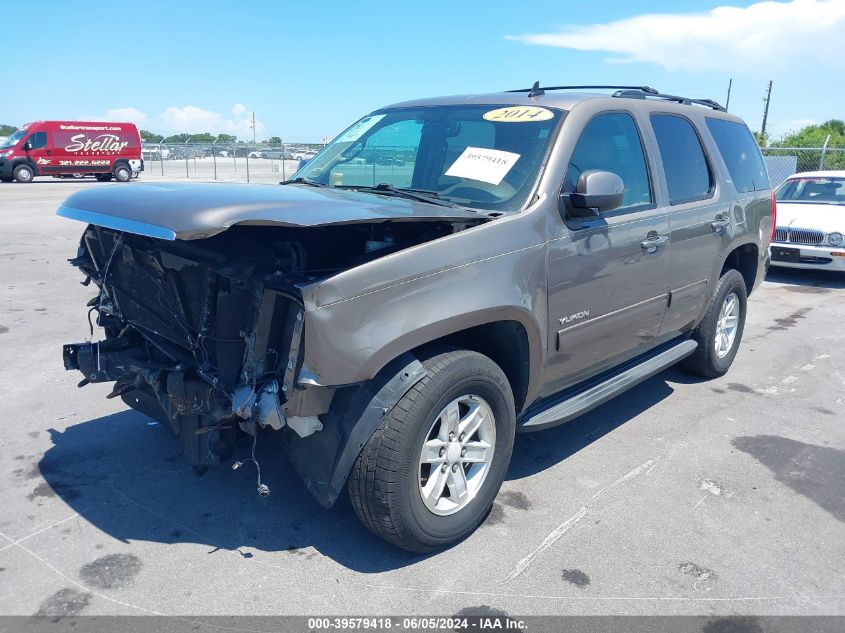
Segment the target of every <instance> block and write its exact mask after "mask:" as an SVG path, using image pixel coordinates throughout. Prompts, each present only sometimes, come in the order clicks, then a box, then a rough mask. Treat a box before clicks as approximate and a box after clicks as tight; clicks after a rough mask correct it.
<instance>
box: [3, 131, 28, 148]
mask: <svg viewBox="0 0 845 633" xmlns="http://www.w3.org/2000/svg"><path fill="white" fill-rule="evenodd" d="M25 135H26V130H18V131H17V132H15V133H14V134H12V135H11V136H10V137H9V138H7V139H6V140H5V141H3V144H2V145H0V149H8V148H10V147H14V146H15V145H17V143H18V141H19V140H21V139H22V138H23V137H24V136H25Z"/></svg>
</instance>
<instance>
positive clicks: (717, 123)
mask: <svg viewBox="0 0 845 633" xmlns="http://www.w3.org/2000/svg"><path fill="white" fill-rule="evenodd" d="M707 127H708V129H709V130H710V133H711V134H712V135H713V139H714V140H715V141H716V145H717V146H718V147H719V152H720V153H721V154H722V158H723V159H724V160H725V165H727V167H728V173H730V175H731V180H733V183H734V187H736V190H737V191H741V192H745V191H761V190H763V189H768V188H769V176H768V174H767V173H766V166H765V164H764V163H763V157H762V156H761V155H760V148H759V147H758V146H757V142H756V141H755V140H754V137H753V136H751V132H749V131H748V128H747V127H746V126H745V125H744V124H742V123H734V122H733V121H724V120H722V119H711V118H708V119H707Z"/></svg>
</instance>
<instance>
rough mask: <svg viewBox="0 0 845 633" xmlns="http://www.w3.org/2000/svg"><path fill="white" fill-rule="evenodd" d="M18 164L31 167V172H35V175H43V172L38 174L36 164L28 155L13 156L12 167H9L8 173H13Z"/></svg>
mask: <svg viewBox="0 0 845 633" xmlns="http://www.w3.org/2000/svg"><path fill="white" fill-rule="evenodd" d="M19 165H26V166H27V167H29V168H30V169H32V173H33V174H35V175H36V176H39V175H42V176H43V174H39V169H38V165H37V164H36V163H35V161H34V160H32V159H31V158H30V157H29V156H19V157H16V158H13V159H12V167H11V169H10V171H9V173H10V174H13V173H15V169H17V167H18V166H19Z"/></svg>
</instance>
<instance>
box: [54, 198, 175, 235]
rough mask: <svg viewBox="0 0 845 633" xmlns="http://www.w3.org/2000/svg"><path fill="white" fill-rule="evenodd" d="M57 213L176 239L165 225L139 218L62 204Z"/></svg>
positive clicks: (126, 230)
mask: <svg viewBox="0 0 845 633" xmlns="http://www.w3.org/2000/svg"><path fill="white" fill-rule="evenodd" d="M56 215H58V216H59V217H62V218H68V219H70V220H78V221H79V222H85V223H86V224H95V225H97V226H102V227H105V228H107V229H114V230H116V231H123V232H125V233H134V234H136V235H145V236H147V237H156V238H158V239H161V240H170V241H171V242H172V241H174V240H175V239H176V233H175V232H174V231H171V230H170V229H166V228H164V227H163V226H156V225H155V224H147V223H146V222H138V221H137V220H125V219H123V218H116V217H114V216H113V215H106V214H105V213H97V212H96V211H84V210H82V209H74V208H73V207H66V206H64V205H62V206H60V207H59V208H58V210H57V211H56Z"/></svg>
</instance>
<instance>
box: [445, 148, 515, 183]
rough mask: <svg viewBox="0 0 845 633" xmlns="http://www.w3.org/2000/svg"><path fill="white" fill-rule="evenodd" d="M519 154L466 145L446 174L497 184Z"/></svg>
mask: <svg viewBox="0 0 845 633" xmlns="http://www.w3.org/2000/svg"><path fill="white" fill-rule="evenodd" d="M519 156H520V155H519V154H514V153H512V152H503V151H502V150H498V149H486V148H483V147H467V148H466V149H465V150H464V151H463V153H462V154H461V155H460V156H458V159H457V160H456V161H455V162H454V163H452V166H451V167H449V169H448V170H447V171H446V175H447V176H456V177H458V178H469V179H470V180H480V181H481V182H489V183H490V184H491V185H498V184H499V183H500V182H502V179H503V178H504V177H505V176H507V175H508V172H509V171H510V170H511V167H513V166H514V164H515V163H516V161H517V160H519Z"/></svg>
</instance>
